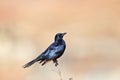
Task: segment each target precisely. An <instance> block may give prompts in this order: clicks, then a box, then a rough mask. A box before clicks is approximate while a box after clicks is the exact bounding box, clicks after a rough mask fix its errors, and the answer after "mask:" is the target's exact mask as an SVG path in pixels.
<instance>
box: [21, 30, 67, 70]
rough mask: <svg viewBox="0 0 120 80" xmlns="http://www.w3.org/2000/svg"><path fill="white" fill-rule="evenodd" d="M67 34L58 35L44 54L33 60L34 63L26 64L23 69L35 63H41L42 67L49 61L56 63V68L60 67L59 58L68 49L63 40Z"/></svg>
mask: <svg viewBox="0 0 120 80" xmlns="http://www.w3.org/2000/svg"><path fill="white" fill-rule="evenodd" d="M66 34H67V33H66V32H64V33H57V34H56V35H55V37H54V42H53V43H52V44H51V45H50V46H49V47H48V48H47V49H46V50H45V51H44V52H42V53H41V54H40V55H39V56H38V57H36V58H35V59H33V60H32V61H30V62H28V63H27V64H25V65H24V66H23V67H24V68H27V67H29V66H31V65H33V64H34V63H36V62H38V61H39V63H41V65H42V66H43V65H45V64H46V63H47V62H48V61H53V63H55V66H56V67H57V66H58V60H57V59H58V58H60V57H61V56H62V55H63V53H64V51H65V49H66V43H65V41H64V40H63V36H64V35H66Z"/></svg>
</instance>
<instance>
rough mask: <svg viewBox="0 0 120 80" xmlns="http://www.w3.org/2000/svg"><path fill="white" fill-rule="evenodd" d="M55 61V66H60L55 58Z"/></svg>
mask: <svg viewBox="0 0 120 80" xmlns="http://www.w3.org/2000/svg"><path fill="white" fill-rule="evenodd" d="M53 62H54V63H55V66H56V67H57V66H58V61H57V60H56V59H55V60H53Z"/></svg>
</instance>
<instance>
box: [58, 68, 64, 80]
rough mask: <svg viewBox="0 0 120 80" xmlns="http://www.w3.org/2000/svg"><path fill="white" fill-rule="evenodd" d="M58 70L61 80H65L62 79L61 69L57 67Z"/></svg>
mask: <svg viewBox="0 0 120 80" xmlns="http://www.w3.org/2000/svg"><path fill="white" fill-rule="evenodd" d="M57 69H58V74H59V76H60V80H63V79H62V74H61V71H60V69H59V68H58V67H57Z"/></svg>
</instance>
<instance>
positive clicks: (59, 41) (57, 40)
mask: <svg viewBox="0 0 120 80" xmlns="http://www.w3.org/2000/svg"><path fill="white" fill-rule="evenodd" d="M55 42H56V43H62V42H63V39H55Z"/></svg>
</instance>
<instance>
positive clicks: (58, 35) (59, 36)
mask: <svg viewBox="0 0 120 80" xmlns="http://www.w3.org/2000/svg"><path fill="white" fill-rule="evenodd" d="M65 34H67V33H66V32H65V33H57V34H56V35H55V41H57V40H58V41H59V40H62V38H63V36H64V35H65Z"/></svg>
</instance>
